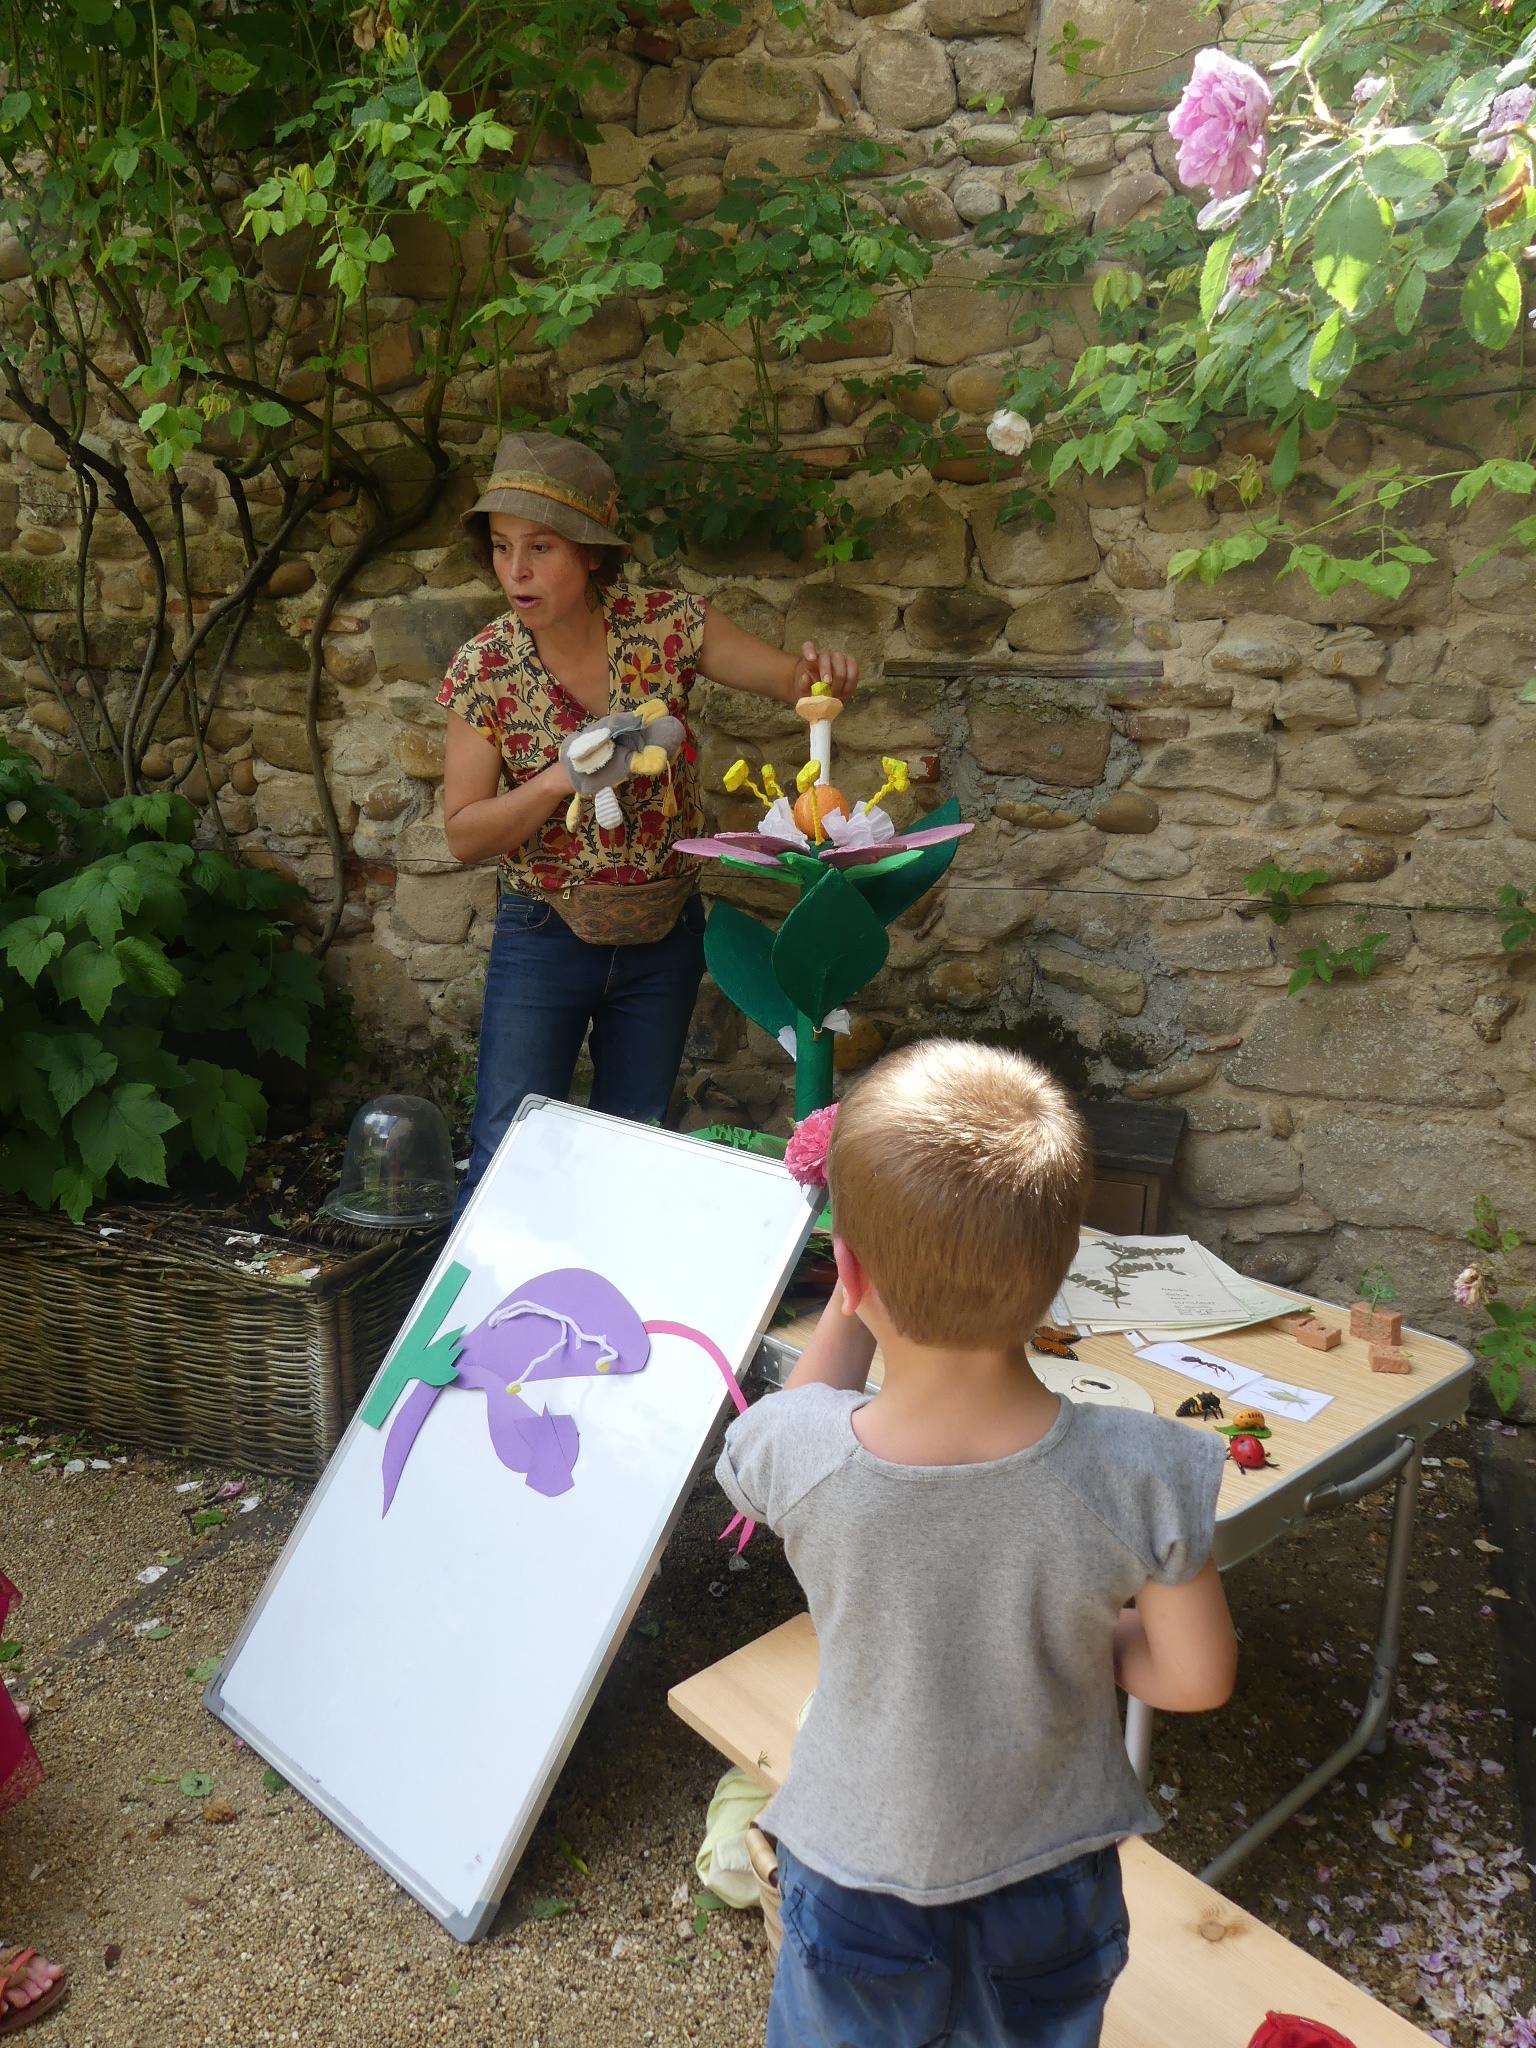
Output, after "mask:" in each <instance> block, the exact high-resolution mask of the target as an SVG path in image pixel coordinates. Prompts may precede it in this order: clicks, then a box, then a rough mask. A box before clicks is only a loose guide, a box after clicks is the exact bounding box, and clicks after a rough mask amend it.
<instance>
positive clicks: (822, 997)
mask: <svg viewBox="0 0 1536 2048" xmlns="http://www.w3.org/2000/svg"><path fill="white" fill-rule="evenodd" d="M795 708H796V710H797V711H798V712H799V713H800V716H801V717H802V718H804V719H805V720H806V722H807V723H808V724H809V725H810V729H811V758H810V759H809V760H808V761H807V762H806V764H805V766H804V768H802V769H801V771H800V773H799V775H798V776H797V777H796V778H795V780H796V787H797V789H798V791H799V795H798V798H797V800H796V801H795V802H794V803H793V804H791V803H790V800H789V798H788V797H787V796H785V794H784V793H783V791H782V790H781V789H780V787H779V782H778V777H777V775H776V774H775V773H774V770H773V768H772V767H771V766H767V765H765V766H764V768H763V769H762V771H761V776H760V780H759V781H758V782H753V781H752V780H751V778H750V774H749V771H748V768H747V764H746V762H745V761H737V762H735V763H733V764H732V766H731V767H730V768H729V769H728V770H727V771H726V775H725V786H726V788H727V789H728V790H730V791H731V792H732V793H733V794H734V793H735V792H736V791H737V790H740V789H750V790H751V792H752V794H753V795H754V796H755V797H756V798H757V800H758V802H759V803H761V804H762V805H763V806H764V813H763V818H762V822H761V824H760V825H759V826H758V828H757V830H756V831H755V832H716V833H713V834H711V835H710V836H709V837H708V838H701V839H682V840H679V841H678V842H677V845H678V850H679V852H682V853H693V854H700V855H702V856H703V857H704V858H705V859H708V860H718V861H720V862H722V863H723V865H724V866H726V867H728V868H733V869H735V870H737V871H738V872H740V873H744V874H752V875H757V876H760V877H764V878H767V877H772V878H774V879H776V880H779V881H782V882H784V883H786V884H788V885H789V886H790V887H791V888H793V889H794V890H795V892H796V897H797V900H796V902H795V903H794V904H793V905H792V906H791V908H790V910H789V912H788V914H787V916H786V917H785V919H784V921H783V923H782V924H781V925H780V926H779V928H778V930H777V931H776V932H775V931H773V930H771V929H770V928H769V927H768V926H767V925H765V924H762V923H760V922H759V921H758V919H757V918H755V917H749V916H748V915H747V913H746V912H745V911H742V910H738V909H736V908H735V906H734V905H733V904H730V903H717V904H716V905H715V906H714V908H713V910H711V912H710V914H709V923H708V925H707V926H706V928H705V932H704V956H705V959H706V960H707V961H708V963H709V971H710V973H711V974H712V975H713V976H714V978H715V982H716V985H717V986H718V987H719V988H720V989H721V990H722V991H723V993H724V994H725V995H726V996H728V997H729V998H730V1000H731V1001H732V1002H733V1003H734V1004H735V1005H736V1007H737V1009H738V1010H741V1011H742V1012H743V1013H744V1014H745V1015H746V1016H748V1017H750V1018H751V1020H752V1022H753V1023H754V1024H757V1025H760V1026H761V1027H762V1029H763V1030H764V1031H766V1032H767V1033H768V1035H769V1037H770V1038H776V1039H778V1040H779V1041H780V1043H781V1044H783V1045H785V1046H786V1047H791V1048H793V1052H794V1059H795V1115H796V1117H797V1118H800V1117H806V1116H809V1115H810V1114H811V1112H812V1111H813V1110H817V1109H822V1108H824V1107H825V1106H826V1105H827V1104H828V1103H829V1102H830V1101H831V1100H832V1048H833V1026H834V1024H835V1023H837V1022H838V1021H839V1019H838V1013H839V1012H840V1010H841V1007H842V1005H843V1004H845V1003H846V1002H847V1001H848V1000H849V998H850V997H851V996H854V995H856V994H857V993H858V991H859V990H860V989H861V988H862V987H863V986H864V984H865V983H866V982H867V981H869V980H871V979H872V978H873V977H874V976H875V975H876V974H878V973H879V972H880V969H881V968H882V967H883V966H884V965H885V959H886V955H887V954H888V953H889V951H890V944H891V942H890V938H889V935H888V933H887V929H886V927H887V926H888V925H890V924H893V923H894V922H895V920H896V919H897V918H898V917H900V915H901V914H902V912H903V911H904V910H907V909H910V907H911V906H912V905H913V904H914V903H916V902H917V900H918V898H919V897H920V896H925V895H926V894H927V893H928V891H929V890H930V889H931V888H932V887H933V885H934V883H935V882H936V881H938V879H939V877H940V876H941V875H942V874H943V872H944V870H945V869H946V868H947V867H948V866H949V863H950V862H951V860H953V858H954V855H955V845H956V842H957V841H958V840H960V839H961V838H963V837H964V835H965V834H966V833H967V832H969V831H970V830H971V829H972V828H971V826H970V825H968V824H963V823H962V822H961V819H960V806H959V805H958V804H957V803H953V802H951V803H947V804H944V805H942V806H941V807H940V808H939V809H938V810H936V811H934V812H932V813H931V814H930V816H929V818H928V821H927V823H926V824H924V825H922V826H921V827H919V828H918V829H917V830H916V831H912V832H898V831H897V829H896V826H895V824H894V822H893V821H892V819H891V817H890V814H889V813H888V812H886V811H884V810H882V809H881V808H880V806H881V802H882V800H883V799H884V798H885V797H886V796H888V795H890V794H891V793H892V792H899V791H902V790H905V789H906V788H907V786H908V782H909V779H910V778H909V774H908V769H907V764H906V762H905V761H901V760H897V759H894V758H892V757H890V756H887V757H884V758H883V759H882V762H881V766H882V767H883V769H884V771H885V783H884V785H883V787H881V788H880V789H878V790H877V791H876V792H875V794H874V795H873V796H872V797H870V798H868V799H867V800H866V801H865V802H863V803H856V804H850V803H849V801H848V799H847V798H846V797H845V796H844V795H843V793H842V792H841V790H838V789H835V788H833V787H832V784H831V729H832V720H833V719H834V718H836V716H837V714H838V712H839V711H841V709H842V706H841V705H840V704H839V703H838V701H837V699H836V698H835V697H831V696H828V695H825V694H822V693H820V692H813V694H812V695H811V696H810V697H802V698H801V699H800V701H799V703H798V704H797V705H796V707H795ZM841 1028H842V1029H845V1030H846V1028H847V1024H846V1020H841Z"/></svg>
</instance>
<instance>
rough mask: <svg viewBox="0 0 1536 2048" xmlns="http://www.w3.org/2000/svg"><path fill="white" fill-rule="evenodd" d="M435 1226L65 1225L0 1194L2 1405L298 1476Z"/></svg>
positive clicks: (325, 1443)
mask: <svg viewBox="0 0 1536 2048" xmlns="http://www.w3.org/2000/svg"><path fill="white" fill-rule="evenodd" d="M442 1235H443V1233H442V1231H441V1230H433V1231H414V1232H412V1233H410V1234H409V1235H405V1236H394V1235H392V1236H390V1237H388V1238H379V1239H373V1238H369V1237H366V1236H365V1235H364V1234H363V1233H361V1232H358V1231H353V1230H348V1229H345V1228H342V1227H331V1226H322V1227H321V1228H320V1229H319V1230H318V1231H317V1232H316V1233H315V1236H314V1237H313V1238H312V1239H310V1240H306V1241H300V1240H293V1239H284V1238H280V1237H273V1236H270V1235H268V1236H263V1237H261V1238H253V1237H252V1236H250V1235H249V1234H248V1233H242V1232H239V1231H236V1230H234V1229H232V1227H231V1226H230V1224H229V1223H228V1222H227V1221H225V1220H222V1219H219V1220H214V1219H209V1218H206V1217H202V1216H198V1215H196V1214H193V1213H190V1212H188V1211H186V1210H183V1209H177V1208H175V1207H172V1206H170V1205H167V1206H166V1207H164V1208H130V1207H128V1206H126V1205H123V1206H119V1207H111V1208H106V1209H100V1210H96V1211H93V1212H92V1214H91V1215H90V1217H88V1218H87V1220H86V1221H85V1222H84V1223H82V1224H73V1223H71V1222H70V1221H69V1219H68V1218H67V1217H64V1216H58V1215H53V1214H48V1215H45V1214H43V1213H42V1212H41V1211H39V1210H37V1209H34V1208H32V1207H30V1206H29V1205H26V1204H22V1203H13V1202H4V1203H0V1290H3V1300H4V1304H5V1312H4V1317H3V1322H0V1416H5V1417H7V1418H9V1419H15V1418H17V1417H21V1416H29V1415H36V1416H38V1417H41V1418H45V1419H46V1420H47V1421H49V1422H51V1423H54V1424H57V1425H62V1426H64V1427H66V1428H75V1429H89V1430H92V1431H95V1432H97V1433H99V1434H101V1435H103V1436H107V1437H110V1438H113V1439H116V1440H120V1441H121V1442H123V1443H125V1444H135V1445H139V1446H141V1447H143V1448H144V1449H146V1450H154V1451H182V1452H189V1453H191V1454H192V1455H193V1456H195V1457H200V1458H208V1459H210V1460H214V1461H216V1462H218V1463H220V1464H227V1465H238V1466H242V1467H245V1468H246V1469H248V1470H250V1471H254V1472H285V1473H291V1474H293V1475H295V1476H297V1477H302V1478H309V1477H312V1476H314V1475H315V1474H316V1473H318V1472H319V1471H320V1469H321V1467H322V1466H323V1465H324V1464H325V1461H326V1459H327V1458H328V1457H329V1456H330V1453H331V1451H332V1450H333V1449H334V1448H335V1445H336V1442H337V1440H338V1438H339V1437H340V1435H341V1432H342V1430H343V1428H344V1427H345V1426H346V1422H347V1419H348V1417H349V1416H350V1415H351V1413H352V1410H353V1409H354V1408H355V1407H356V1405H357V1403H358V1400H359V1399H360V1398H361V1396H362V1394H363V1392H364V1391H365V1390H366V1388H367V1386H368V1382H369V1381H370V1379H371V1378H372V1377H373V1373H374V1371H375V1369H376V1367H377V1366H378V1364H379V1361H380V1359H382V1357H383V1356H384V1353H385V1351H386V1350H387V1349H388V1347H389V1344H390V1342H391V1340H392V1339H393V1337H394V1335H395V1333H396V1331H397V1330H398V1329H399V1327H400V1325H401V1323H402V1322H403V1321H404V1320H405V1317H406V1315H407V1313H408V1311H409V1309H410V1306H411V1303H412V1302H413V1301H414V1300H415V1298H416V1295H417V1293H418V1292H419V1290H420V1288H421V1284H422V1282H423V1280H424V1279H425V1278H426V1275H427V1273H428V1271H429V1270H430V1268H431V1265H432V1262H433V1260H434V1258H435V1257H436V1255H437V1251H438V1248H439V1246H440V1245H441V1243H442Z"/></svg>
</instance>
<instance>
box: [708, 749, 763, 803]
mask: <svg viewBox="0 0 1536 2048" xmlns="http://www.w3.org/2000/svg"><path fill="white" fill-rule="evenodd" d="M720 780H721V782H722V784H723V785H724V786H725V788H726V789H727V790H728V791H729V793H730V794H731V795H732V796H734V795H735V794H736V792H737V790H739V789H750V790H751V792H752V794H753V795H754V796H755V797H756V798H757V800H758V802H759V803H760V804H761V805H762V807H763V809H764V810H765V811H766V810H767V808H768V798H767V797H765V796H764V795H763V792H762V791H761V790H760V789H759V788H758V786H757V784H756V783H755V782H754V781H753V780H752V776H751V772H750V770H749V769H748V767H747V764H746V762H745V761H733V762H732V763H731V765H730V767H729V768H727V769H726V771H725V773H724V775H722V776H721V778H720Z"/></svg>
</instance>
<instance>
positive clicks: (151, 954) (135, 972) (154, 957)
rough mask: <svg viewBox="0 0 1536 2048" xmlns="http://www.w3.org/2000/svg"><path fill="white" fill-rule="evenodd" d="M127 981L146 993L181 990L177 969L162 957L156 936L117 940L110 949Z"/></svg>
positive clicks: (168, 993)
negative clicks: (125, 974) (115, 955)
mask: <svg viewBox="0 0 1536 2048" xmlns="http://www.w3.org/2000/svg"><path fill="white" fill-rule="evenodd" d="M113 950H114V951H115V952H116V954H117V957H118V959H119V960H120V961H121V962H122V964H123V967H124V969H125V970H126V973H127V978H128V980H129V982H130V983H132V984H135V985H137V986H138V987H139V988H141V989H143V990H144V991H145V992H146V993H147V994H149V995H156V996H174V995H176V994H178V993H179V991H180V989H181V970H180V969H179V968H178V967H176V966H175V965H174V964H173V963H172V962H171V961H169V960H168V959H167V958H166V957H165V948H164V946H162V945H161V944H160V942H159V940H158V939H138V938H131V937H130V938H126V939H119V940H118V942H117V945H116V946H115V948H114V949H113Z"/></svg>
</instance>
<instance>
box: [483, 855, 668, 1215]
mask: <svg viewBox="0 0 1536 2048" xmlns="http://www.w3.org/2000/svg"><path fill="white" fill-rule="evenodd" d="M703 973H704V905H703V904H702V902H701V901H700V900H699V898H698V897H697V896H692V897H690V898H689V900H688V901H687V903H685V904H684V906H683V909H682V913H681V915H680V916H679V918H678V920H677V923H676V924H675V925H674V926H673V927H672V930H671V931H670V932H669V933H668V934H667V936H666V937H665V938H664V939H655V940H653V941H651V943H649V944H648V945H640V946H593V945H589V944H588V943H587V941H586V940H585V939H578V938H577V936H576V934H575V933H574V932H573V931H572V930H571V928H570V926H569V925H568V924H567V923H566V922H565V920H564V918H563V917H561V916H560V914H559V912H558V911H557V910H555V909H554V908H553V907H552V906H551V905H550V904H549V903H547V902H544V901H541V900H540V899H539V898H538V897H534V896H515V895H511V894H506V895H503V897H502V898H501V901H500V903H499V904H498V906H497V910H496V935H495V937H494V938H493V939H492V941H491V957H490V961H489V963H488V965H487V967H486V971H485V1009H484V1012H483V1013H482V1016H481V1019H480V1058H479V1064H478V1068H477V1072H476V1080H475V1113H474V1118H473V1120H472V1122H471V1124H470V1152H469V1169H468V1171H467V1172H466V1174H465V1176H464V1182H463V1185H462V1186H461V1187H460V1189H459V1198H458V1204H457V1207H456V1209H455V1212H454V1213H455V1215H458V1214H460V1213H461V1212H462V1211H463V1208H464V1204H465V1203H466V1202H467V1201H468V1200H469V1197H470V1195H471V1194H472V1193H473V1192H474V1190H475V1188H476V1186H477V1185H478V1184H479V1180H480V1176H481V1175H482V1174H483V1173H484V1171H485V1169H486V1167H487V1166H488V1165H489V1164H490V1161H491V1155H492V1154H493V1153H494V1152H495V1150H496V1147H497V1146H498V1145H499V1144H500V1143H501V1141H502V1138H503V1137H504V1136H505V1135H506V1130H507V1126H508V1124H510V1123H511V1121H512V1119H513V1117H514V1116H515V1115H516V1114H517V1110H518V1106H519V1104H520V1103H521V1102H522V1100H523V1097H524V1096H525V1095H547V1096H550V1097H552V1098H553V1099H554V1100H555V1101H557V1102H558V1101H563V1100H564V1099H565V1097H566V1095H567V1094H568V1093H569V1091H570V1086H571V1076H572V1074H573V1073H574V1072H575V1070H576V1059H577V1055H578V1054H579V1053H580V1051H581V1048H582V1043H583V1041H584V1040H585V1039H586V1038H587V1037H588V1034H589V1033H590V1035H591V1057H592V1094H591V1106H592V1108H593V1109H600V1110H606V1111H607V1113H608V1114H609V1115H610V1116H624V1117H630V1118H632V1119H633V1120H634V1121H635V1122H636V1123H659V1122H660V1121H661V1119H662V1118H663V1117H664V1116H665V1115H666V1111H667V1105H668V1103H669V1102H670V1100H671V1097H672V1088H673V1084H674V1083H675V1081H676V1080H677V1070H678V1067H679V1066H680V1065H681V1064H682V1058H683V1044H684V1041H685V1040H686V1038H687V1036H688V1024H689V1020H690V1019H691V1018H692V1016H693V1005H694V999H695V997H696V996H697V995H698V992H699V982H700V979H701V978H702V976H703Z"/></svg>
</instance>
